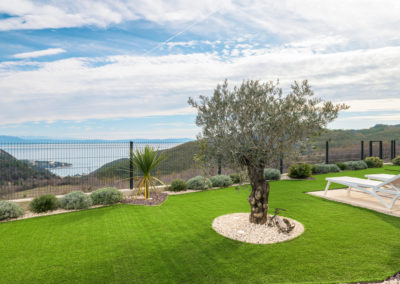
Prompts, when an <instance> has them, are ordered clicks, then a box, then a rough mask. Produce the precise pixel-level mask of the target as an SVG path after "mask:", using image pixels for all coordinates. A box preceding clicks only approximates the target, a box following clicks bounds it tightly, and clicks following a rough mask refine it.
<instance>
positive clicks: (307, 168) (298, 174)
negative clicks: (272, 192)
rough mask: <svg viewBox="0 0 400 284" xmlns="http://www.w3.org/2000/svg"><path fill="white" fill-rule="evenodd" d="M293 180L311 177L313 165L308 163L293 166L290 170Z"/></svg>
mask: <svg viewBox="0 0 400 284" xmlns="http://www.w3.org/2000/svg"><path fill="white" fill-rule="evenodd" d="M289 176H290V177H291V178H308V177H310V176H311V165H309V164H306V163H300V164H293V165H291V166H290V168H289Z"/></svg>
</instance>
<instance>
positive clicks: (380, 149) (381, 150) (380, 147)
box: [379, 140, 383, 160]
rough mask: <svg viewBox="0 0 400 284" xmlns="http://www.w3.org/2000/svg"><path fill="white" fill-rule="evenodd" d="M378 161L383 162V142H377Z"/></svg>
mask: <svg viewBox="0 0 400 284" xmlns="http://www.w3.org/2000/svg"><path fill="white" fill-rule="evenodd" d="M379 159H381V160H383V142H382V140H381V141H379Z"/></svg>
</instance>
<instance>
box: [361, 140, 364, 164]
mask: <svg viewBox="0 0 400 284" xmlns="http://www.w3.org/2000/svg"><path fill="white" fill-rule="evenodd" d="M362 160H364V141H363V140H361V161H362Z"/></svg>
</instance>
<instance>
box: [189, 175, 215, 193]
mask: <svg viewBox="0 0 400 284" xmlns="http://www.w3.org/2000/svg"><path fill="white" fill-rule="evenodd" d="M187 184H188V188H189V189H196V190H202V189H207V188H210V187H212V183H211V181H210V179H208V178H205V177H202V176H196V177H194V178H191V179H189V180H188V181H187Z"/></svg>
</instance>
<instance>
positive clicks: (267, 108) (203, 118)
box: [188, 80, 347, 224]
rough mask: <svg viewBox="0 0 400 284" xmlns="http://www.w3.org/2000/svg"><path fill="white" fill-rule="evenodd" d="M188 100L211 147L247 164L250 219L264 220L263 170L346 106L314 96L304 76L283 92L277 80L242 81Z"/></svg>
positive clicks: (226, 157) (265, 187) (266, 189)
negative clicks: (250, 191) (209, 94)
mask: <svg viewBox="0 0 400 284" xmlns="http://www.w3.org/2000/svg"><path fill="white" fill-rule="evenodd" d="M188 102H189V104H190V105H192V106H193V107H195V108H196V109H197V111H198V115H197V118H196V124H197V125H198V126H200V127H202V136H203V138H205V139H207V140H208V142H209V147H210V150H211V151H212V152H214V153H216V154H218V155H220V156H222V157H224V160H228V161H232V163H234V164H236V165H240V166H244V167H246V168H247V171H248V174H249V179H250V183H251V187H252V193H251V195H250V196H249V202H250V205H251V210H252V211H251V216H250V222H253V223H258V224H264V223H265V222H266V221H267V210H268V196H269V184H268V182H267V181H265V180H264V175H263V171H264V168H265V167H266V166H268V165H271V164H275V163H276V161H278V160H279V159H280V158H281V157H282V156H285V155H288V154H289V153H290V152H292V151H293V150H294V146H295V145H296V144H298V143H300V142H304V141H305V140H306V139H307V138H308V137H312V136H317V135H319V134H320V133H321V132H322V130H323V129H324V128H326V126H327V124H328V123H329V122H331V121H333V120H334V119H335V118H337V116H338V112H339V111H340V110H342V109H346V108H347V106H346V105H344V104H336V105H335V104H333V103H332V102H330V101H323V100H322V99H320V98H315V97H314V93H313V91H312V90H311V88H310V86H309V84H308V82H307V81H306V80H304V81H303V82H301V83H298V82H296V81H295V82H294V83H293V85H291V91H290V92H289V93H288V94H286V95H284V94H283V92H282V88H280V87H279V82H276V83H274V82H272V81H271V82H266V83H262V82H259V81H252V80H249V81H245V82H243V83H242V84H241V85H240V86H239V87H234V88H233V89H232V90H229V89H228V82H227V80H225V82H224V83H223V84H222V85H218V86H217V88H216V89H215V90H214V94H213V96H212V97H211V98H209V97H206V96H200V101H199V102H196V101H195V100H194V99H192V98H189V101H188Z"/></svg>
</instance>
